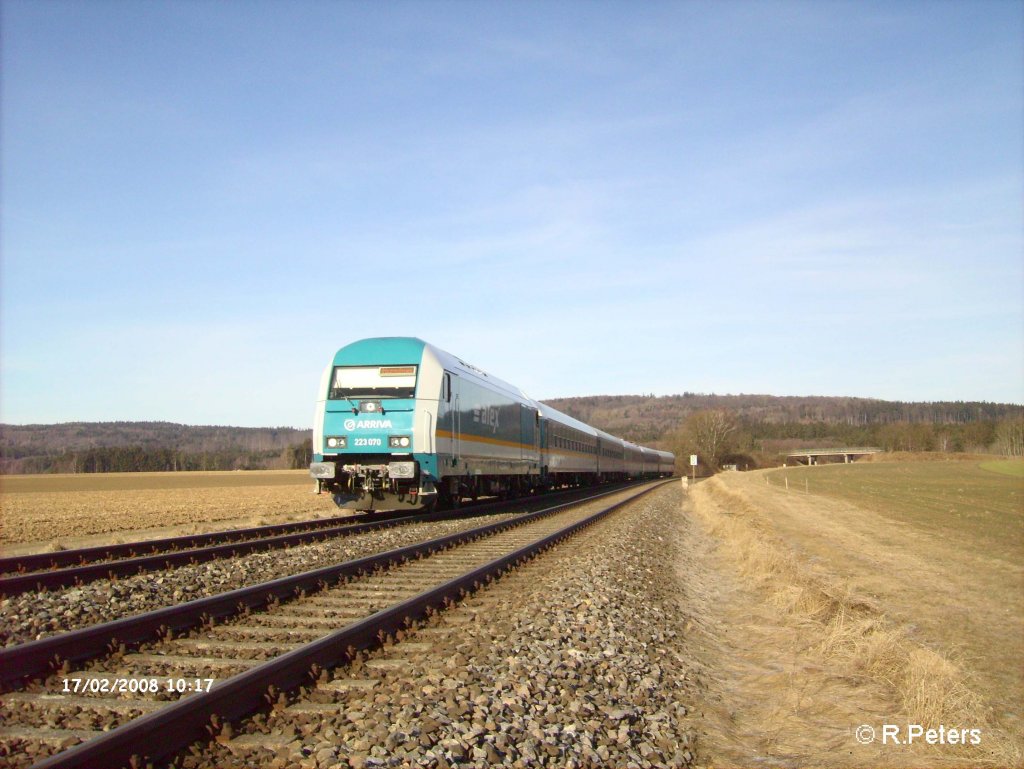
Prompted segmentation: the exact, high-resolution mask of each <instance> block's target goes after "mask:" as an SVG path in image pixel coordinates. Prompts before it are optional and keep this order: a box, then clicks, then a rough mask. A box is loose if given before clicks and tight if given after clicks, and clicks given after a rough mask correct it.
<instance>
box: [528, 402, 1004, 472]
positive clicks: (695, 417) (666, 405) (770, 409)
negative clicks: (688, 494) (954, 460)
mask: <svg viewBox="0 0 1024 769" xmlns="http://www.w3.org/2000/svg"><path fill="white" fill-rule="evenodd" d="M545 403H548V404H549V405H551V406H553V407H554V408H556V409H558V410H559V411H563V412H565V413H566V414H569V415H570V416H572V417H575V418H576V419H579V420H581V421H583V422H586V423H587V424H592V425H594V426H596V427H600V428H601V429H602V430H606V431H607V432H609V433H611V434H612V435H618V436H621V437H623V438H626V439H627V440H630V441H633V442H635V443H639V444H642V445H645V446H654V447H656V448H662V449H667V450H669V451H673V452H675V454H676V457H677V466H678V467H679V468H680V469H682V465H681V464H679V463H681V462H682V461H683V458H688V457H689V455H691V454H697V455H699V456H700V462H701V465H702V466H706V467H708V468H710V469H716V468H718V467H721V466H722V465H723V464H735V465H737V466H738V467H741V468H742V467H750V468H753V467H765V466H772V465H778V464H781V463H782V462H784V461H785V458H786V453H787V452H790V451H793V450H795V449H798V448H831V447H836V448H838V447H844V446H845V447H853V446H875V447H878V448H881V449H885V450H886V451H944V452H951V453H952V452H970V453H995V454H1003V455H1010V456H1021V455H1022V454H1024V406H1021V405H1020V404H1012V403H988V402H983V401H944V402H934V403H927V402H900V401H883V400H875V399H871V398H847V397H826V396H773V395H704V394H696V393H683V394H682V395H668V396H661V397H655V396H653V395H646V396H644V395H616V396H606V395H599V396H591V397H585V398H560V399H553V400H548V401H545Z"/></svg>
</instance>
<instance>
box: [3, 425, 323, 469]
mask: <svg viewBox="0 0 1024 769" xmlns="http://www.w3.org/2000/svg"><path fill="white" fill-rule="evenodd" d="M311 440H312V430H297V429H295V428H293V427H225V426H212V425H182V424H176V423H173V422H65V423H61V424H54V425H0V473H4V474H14V473H95V472H146V471H149V472H154V471H165V470H168V471H175V470H264V469H266V470H273V469H284V468H288V467H304V466H305V465H307V464H308V463H309V462H310V455H311V450H310V447H309V444H310V441H311Z"/></svg>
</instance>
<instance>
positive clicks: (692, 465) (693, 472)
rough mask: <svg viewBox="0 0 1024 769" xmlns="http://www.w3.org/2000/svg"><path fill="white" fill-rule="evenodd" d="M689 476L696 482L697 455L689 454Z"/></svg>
mask: <svg viewBox="0 0 1024 769" xmlns="http://www.w3.org/2000/svg"><path fill="white" fill-rule="evenodd" d="M690 476H691V477H692V478H693V480H694V481H695V482H696V480H697V455H696V454H690Z"/></svg>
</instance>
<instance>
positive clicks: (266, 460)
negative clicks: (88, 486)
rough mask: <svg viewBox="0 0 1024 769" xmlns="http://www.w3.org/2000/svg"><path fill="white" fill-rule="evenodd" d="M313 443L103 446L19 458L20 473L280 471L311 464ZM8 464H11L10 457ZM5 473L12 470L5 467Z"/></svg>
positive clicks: (6, 463) (18, 469)
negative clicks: (253, 447)
mask: <svg viewBox="0 0 1024 769" xmlns="http://www.w3.org/2000/svg"><path fill="white" fill-rule="evenodd" d="M312 460H313V451H312V446H311V445H310V444H309V443H308V442H304V443H297V444H293V445H291V446H288V447H286V448H285V449H283V450H266V451H246V450H243V449H237V448H236V449H221V450H218V451H199V452H185V451H179V450H176V449H168V448H152V447H144V446H104V447H99V448H92V449H84V450H82V451H68V452H64V453H63V454H57V455H43V456H40V455H34V456H28V457H24V458H21V459H19V460H17V465H16V467H17V470H16V471H17V472H20V473H143V472H150V473H151V472H186V471H191V470H281V469H300V468H304V467H308V466H309V463H310V462H311V461H312ZM5 465H7V466H11V461H10V460H7V461H6V462H5ZM5 472H10V471H9V470H7V469H5Z"/></svg>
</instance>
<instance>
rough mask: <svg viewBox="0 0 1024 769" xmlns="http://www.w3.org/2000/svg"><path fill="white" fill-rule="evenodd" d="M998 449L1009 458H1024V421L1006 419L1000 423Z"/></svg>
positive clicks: (997, 429) (997, 435) (997, 436)
mask: <svg viewBox="0 0 1024 769" xmlns="http://www.w3.org/2000/svg"><path fill="white" fill-rule="evenodd" d="M996 449H997V450H998V451H999V453H1000V454H1005V455H1006V456H1008V457H1019V456H1024V419H1004V420H1003V421H1001V422H1000V423H999V426H998V427H997V428H996Z"/></svg>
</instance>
